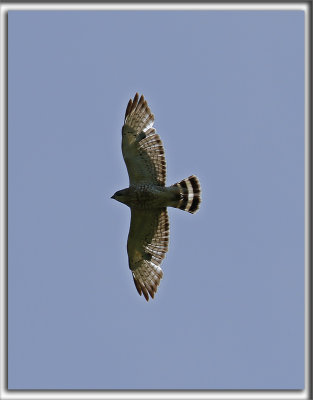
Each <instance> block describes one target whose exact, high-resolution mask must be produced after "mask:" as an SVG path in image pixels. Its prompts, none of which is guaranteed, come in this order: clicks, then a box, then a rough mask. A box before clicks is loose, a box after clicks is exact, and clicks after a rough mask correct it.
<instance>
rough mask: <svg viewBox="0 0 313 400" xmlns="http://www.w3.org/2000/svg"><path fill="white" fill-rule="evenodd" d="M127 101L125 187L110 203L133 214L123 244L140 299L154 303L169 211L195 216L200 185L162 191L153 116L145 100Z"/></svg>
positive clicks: (193, 182) (193, 181)
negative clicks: (127, 181)
mask: <svg viewBox="0 0 313 400" xmlns="http://www.w3.org/2000/svg"><path fill="white" fill-rule="evenodd" d="M138 99H139V96H138V93H136V95H135V97H134V99H133V100H130V101H129V103H128V106H127V109H126V113H125V121H124V125H123V128H122V152H123V157H124V160H125V163H126V166H127V170H128V175H129V187H128V188H126V189H123V190H119V191H117V192H116V193H115V194H114V195H113V196H112V198H113V199H115V200H117V201H119V202H121V203H124V204H126V205H127V206H129V207H130V209H131V224H130V230H129V235H128V241H127V252H128V261H129V268H130V269H131V271H132V274H133V279H134V283H135V286H136V288H137V291H138V293H139V294H140V295H141V294H142V293H143V294H144V296H145V298H146V300H147V301H148V300H149V294H150V296H151V297H152V298H153V297H154V294H155V292H156V291H157V287H158V285H159V283H160V280H161V278H162V276H163V272H162V269H161V268H160V264H161V262H162V260H163V258H164V257H165V254H166V252H167V250H168V241H169V221H168V214H167V207H175V208H180V209H181V210H185V211H188V212H190V213H192V214H193V213H195V212H196V211H197V210H198V209H199V205H200V202H201V198H200V194H201V189H200V183H199V181H198V178H197V177H196V176H194V175H192V176H190V177H189V178H186V179H183V180H182V181H180V182H177V183H175V184H174V185H172V186H165V179H166V167H165V166H166V163H165V157H164V149H163V145H162V142H161V139H160V137H159V135H158V134H157V133H156V132H155V129H154V128H153V122H154V115H153V114H152V113H151V111H150V109H149V107H148V104H147V102H146V100H145V99H144V97H143V96H141V97H140V99H139V101H138Z"/></svg>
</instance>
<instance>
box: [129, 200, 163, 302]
mask: <svg viewBox="0 0 313 400" xmlns="http://www.w3.org/2000/svg"><path fill="white" fill-rule="evenodd" d="M168 241H169V220H168V215H167V211H166V208H160V209H153V210H138V209H134V208H132V209H131V222H130V229H129V235H128V242H127V252H128V260H129V268H130V269H131V271H132V274H133V278H134V283H135V286H136V288H137V291H138V293H139V294H140V295H141V294H142V293H143V294H144V296H145V298H146V300H147V301H148V300H149V294H150V296H151V297H152V298H153V297H154V293H156V291H157V287H158V285H159V283H160V280H161V278H162V276H163V272H162V269H161V268H160V264H161V262H162V260H163V258H164V257H165V254H166V252H167V249H168Z"/></svg>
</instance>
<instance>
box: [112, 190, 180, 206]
mask: <svg viewBox="0 0 313 400" xmlns="http://www.w3.org/2000/svg"><path fill="white" fill-rule="evenodd" d="M119 192H120V193H122V196H123V200H122V198H121V199H119V198H118V197H119V196H117V197H116V198H115V199H116V200H118V201H120V202H121V203H124V204H126V205H127V206H129V207H133V208H136V209H139V210H148V209H153V208H163V207H176V204H177V202H178V201H179V200H180V198H181V196H180V192H179V189H178V188H177V187H175V186H169V187H165V186H158V185H153V184H149V183H143V184H139V185H130V186H129V188H126V189H123V190H120V191H119Z"/></svg>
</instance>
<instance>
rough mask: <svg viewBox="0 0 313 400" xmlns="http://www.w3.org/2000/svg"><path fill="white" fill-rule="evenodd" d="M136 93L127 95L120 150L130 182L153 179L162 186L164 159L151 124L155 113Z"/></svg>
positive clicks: (161, 147)
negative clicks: (132, 96)
mask: <svg viewBox="0 0 313 400" xmlns="http://www.w3.org/2000/svg"><path fill="white" fill-rule="evenodd" d="M138 98H139V95H138V93H136V95H135V97H134V99H133V100H132V99H130V100H129V103H128V105H127V109H126V112H125V120H124V125H123V128H122V152H123V157H124V160H125V164H126V167H127V170H128V175H129V183H130V185H132V184H138V183H145V182H149V183H153V184H155V185H160V186H165V179H166V163H165V157H164V148H163V144H162V141H161V139H160V137H159V135H158V134H157V133H156V131H155V129H154V128H153V122H154V115H153V114H152V113H151V110H150V108H149V106H148V104H147V102H146V100H145V99H144V97H143V96H141V97H140V99H139V101H138Z"/></svg>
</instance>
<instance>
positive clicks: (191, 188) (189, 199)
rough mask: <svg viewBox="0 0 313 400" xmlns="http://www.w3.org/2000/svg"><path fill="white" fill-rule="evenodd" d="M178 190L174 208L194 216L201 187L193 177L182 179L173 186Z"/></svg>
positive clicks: (198, 203)
mask: <svg viewBox="0 0 313 400" xmlns="http://www.w3.org/2000/svg"><path fill="white" fill-rule="evenodd" d="M173 187H176V188H178V189H179V200H178V201H177V204H176V205H175V206H174V207H177V208H180V209H181V210H184V211H188V212H190V213H191V214H194V213H195V212H197V211H198V210H199V206H200V203H201V186H200V182H199V179H198V178H197V177H196V176H195V175H191V176H189V178H186V179H183V180H182V181H180V182H177V183H175V184H174V185H173Z"/></svg>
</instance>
